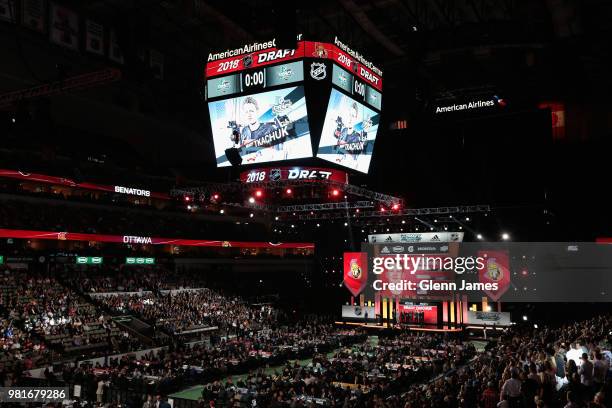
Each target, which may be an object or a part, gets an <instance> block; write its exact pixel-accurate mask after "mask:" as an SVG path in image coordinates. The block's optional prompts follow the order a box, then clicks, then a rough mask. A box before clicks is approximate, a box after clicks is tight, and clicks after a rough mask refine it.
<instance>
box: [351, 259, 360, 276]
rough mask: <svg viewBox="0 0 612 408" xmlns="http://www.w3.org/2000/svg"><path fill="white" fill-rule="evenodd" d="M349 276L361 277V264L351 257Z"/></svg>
mask: <svg viewBox="0 0 612 408" xmlns="http://www.w3.org/2000/svg"><path fill="white" fill-rule="evenodd" d="M351 276H352V277H353V278H355V279H360V278H361V266H359V262H358V261H357V259H354V258H353V259H351Z"/></svg>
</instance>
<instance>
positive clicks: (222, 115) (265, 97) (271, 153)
mask: <svg viewBox="0 0 612 408" xmlns="http://www.w3.org/2000/svg"><path fill="white" fill-rule="evenodd" d="M208 109H209V112H210V121H211V126H212V135H213V142H214V145H215V156H216V158H217V166H218V167H223V166H230V165H231V164H230V162H229V160H228V158H227V157H226V156H225V150H226V149H228V148H231V147H235V148H237V149H238V152H239V153H240V156H241V157H242V164H255V163H264V162H271V161H279V160H289V159H299V158H304V157H312V146H311V142H310V129H309V127H308V113H307V111H306V98H305V96H304V87H303V86H297V87H292V88H283V89H277V90H274V91H269V92H262V93H258V94H254V95H248V96H240V97H237V98H231V99H225V100H221V101H216V102H210V103H209V104H208Z"/></svg>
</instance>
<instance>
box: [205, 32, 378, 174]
mask: <svg viewBox="0 0 612 408" xmlns="http://www.w3.org/2000/svg"><path fill="white" fill-rule="evenodd" d="M205 77H206V88H205V95H206V98H207V100H208V112H209V116H210V123H211V129H212V137H213V143H214V149H215V156H216V162H217V166H218V167H224V166H230V165H231V164H230V162H229V159H228V158H227V157H226V153H225V151H226V149H229V148H236V149H238V153H239V154H240V156H241V158H242V165H249V164H261V163H265V162H276V161H282V160H294V159H312V161H315V160H316V159H314V157H318V158H319V159H322V160H326V161H329V162H332V163H336V164H337V165H338V166H343V167H346V168H349V169H353V170H356V171H360V172H364V173H367V171H368V169H369V166H370V160H371V157H372V151H373V149H374V142H375V139H376V134H377V130H378V122H379V116H380V111H381V108H382V82H383V81H382V71H381V70H380V69H379V68H378V67H377V66H376V65H374V64H373V63H372V62H370V61H369V60H367V59H366V58H365V57H364V56H363V55H362V54H360V53H359V52H357V51H354V50H353V49H351V48H350V47H348V46H347V45H346V44H344V43H342V42H341V41H340V40H338V38H337V37H336V38H335V39H334V41H333V43H331V42H330V43H327V42H316V41H305V40H303V39H302V36H301V35H298V38H297V47H296V49H294V50H282V49H278V48H276V43H275V40H274V39H273V40H271V41H267V42H256V43H252V44H245V45H243V46H242V47H239V48H235V49H228V50H226V51H223V52H218V53H211V54H209V55H208V60H207V63H206V69H205ZM336 88H337V89H336ZM340 90H341V91H340Z"/></svg>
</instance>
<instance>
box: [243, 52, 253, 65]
mask: <svg viewBox="0 0 612 408" xmlns="http://www.w3.org/2000/svg"><path fill="white" fill-rule="evenodd" d="M242 64H243V65H244V67H245V68H250V67H251V65H253V56H252V55H251V54H249V55H245V56H244V57H242Z"/></svg>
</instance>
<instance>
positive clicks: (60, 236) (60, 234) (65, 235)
mask: <svg viewBox="0 0 612 408" xmlns="http://www.w3.org/2000/svg"><path fill="white" fill-rule="evenodd" d="M57 239H59V240H60V241H65V240H67V239H68V233H67V232H58V233H57Z"/></svg>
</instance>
